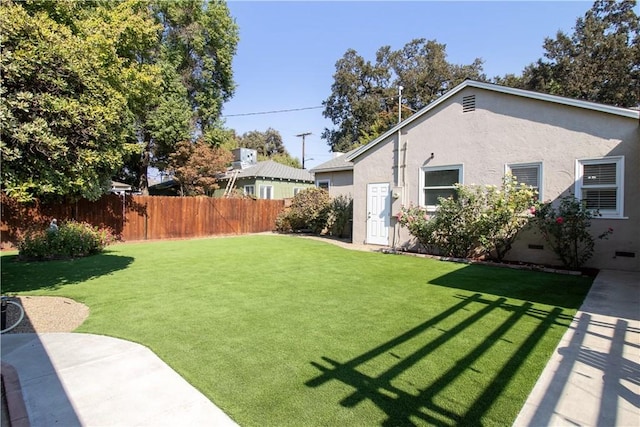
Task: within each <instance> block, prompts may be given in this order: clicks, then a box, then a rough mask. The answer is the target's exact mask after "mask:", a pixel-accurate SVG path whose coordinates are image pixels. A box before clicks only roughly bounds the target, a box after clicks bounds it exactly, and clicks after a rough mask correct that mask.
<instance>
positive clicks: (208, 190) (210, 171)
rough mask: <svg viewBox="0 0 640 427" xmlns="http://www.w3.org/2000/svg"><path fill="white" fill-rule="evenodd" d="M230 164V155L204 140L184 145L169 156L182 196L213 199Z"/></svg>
mask: <svg viewBox="0 0 640 427" xmlns="http://www.w3.org/2000/svg"><path fill="white" fill-rule="evenodd" d="M229 162H231V153H230V152H229V151H228V150H225V149H224V148H219V147H214V146H212V145H211V144H209V143H207V142H205V141H203V140H202V139H200V140H198V141H196V142H193V143H192V142H190V141H182V142H180V143H178V144H177V146H176V150H175V151H174V152H173V153H172V154H171V155H170V156H169V165H170V167H171V169H172V170H173V173H174V178H175V180H176V181H177V182H178V183H179V184H180V194H181V195H182V196H201V195H203V196H212V195H213V192H214V191H215V190H216V189H217V188H219V186H218V183H217V181H218V180H217V176H218V174H220V173H221V172H223V171H225V170H226V167H227V165H228V164H229Z"/></svg>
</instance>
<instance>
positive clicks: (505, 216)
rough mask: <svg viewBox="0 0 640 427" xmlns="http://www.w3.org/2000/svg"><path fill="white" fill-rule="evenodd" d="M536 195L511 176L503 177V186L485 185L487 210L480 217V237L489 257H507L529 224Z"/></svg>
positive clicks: (498, 258)
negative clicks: (519, 234)
mask: <svg viewBox="0 0 640 427" xmlns="http://www.w3.org/2000/svg"><path fill="white" fill-rule="evenodd" d="M537 196H538V192H537V191H536V190H534V189H533V188H531V187H529V186H527V185H525V184H518V181H517V179H516V178H515V177H513V176H511V175H506V176H505V177H504V180H503V183H502V188H501V189H498V188H496V187H494V186H487V187H486V191H485V193H484V199H485V200H484V209H483V212H482V214H481V215H480V218H479V219H478V222H479V223H478V229H479V233H478V238H479V242H480V245H481V246H482V250H483V251H484V252H485V254H486V255H487V256H488V257H490V258H495V259H497V260H499V261H502V260H503V259H504V257H505V255H506V254H507V252H509V250H511V247H512V245H513V242H514V241H515V239H516V237H517V236H518V233H519V232H520V230H522V229H523V228H524V227H525V226H526V225H527V224H528V223H529V221H530V219H531V212H532V211H531V209H532V207H533V206H534V204H535V202H536V198H537Z"/></svg>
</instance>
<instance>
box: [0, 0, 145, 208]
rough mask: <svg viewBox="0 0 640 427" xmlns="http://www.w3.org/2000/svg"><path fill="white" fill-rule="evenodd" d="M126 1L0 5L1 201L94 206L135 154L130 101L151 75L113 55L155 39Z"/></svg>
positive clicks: (131, 4) (5, 2) (141, 12)
mask: <svg viewBox="0 0 640 427" xmlns="http://www.w3.org/2000/svg"><path fill="white" fill-rule="evenodd" d="M135 3H136V2H134V1H126V2H121V3H119V4H118V5H117V7H115V8H114V9H112V8H111V6H107V7H104V6H102V5H100V4H97V3H81V2H71V1H66V2H52V1H50V2H38V1H25V2H13V1H6V0H5V1H3V2H2V13H1V14H0V37H1V39H0V40H1V44H2V56H1V59H0V70H1V73H2V85H1V88H0V91H1V92H0V94H1V98H2V100H1V103H0V124H1V128H2V130H1V132H2V134H1V135H2V138H1V142H0V147H1V152H2V189H3V190H4V191H6V192H7V194H9V195H10V196H12V197H14V198H16V199H18V200H21V201H28V200H32V199H33V198H35V197H51V196H57V197H72V198H77V197H84V198H88V199H97V198H99V197H100V196H101V195H102V194H103V192H104V191H105V188H109V186H108V185H109V180H110V179H111V177H112V176H113V174H114V173H115V172H116V171H117V170H118V168H120V167H121V165H122V162H123V158H124V157H126V156H127V155H128V154H130V153H132V152H134V151H136V144H135V142H136V140H135V135H134V123H133V115H132V110H131V108H130V100H131V97H132V94H133V93H134V92H135V91H136V90H142V91H144V88H145V86H147V84H146V83H145V82H150V81H153V80H154V79H155V75H156V72H157V70H156V69H155V68H154V67H150V66H145V65H140V64H137V63H134V62H132V61H130V60H128V58H126V57H125V56H122V55H120V52H121V51H122V50H123V49H127V45H128V44H134V43H135V44H140V45H146V44H151V43H153V39H154V38H155V37H156V28H155V24H154V22H153V20H151V19H149V16H148V15H147V14H145V13H144V11H141V9H140V8H137V7H136V4H135ZM116 9H117V10H116ZM114 14H115V15H117V16H115V15H114ZM116 17H117V19H112V18H116Z"/></svg>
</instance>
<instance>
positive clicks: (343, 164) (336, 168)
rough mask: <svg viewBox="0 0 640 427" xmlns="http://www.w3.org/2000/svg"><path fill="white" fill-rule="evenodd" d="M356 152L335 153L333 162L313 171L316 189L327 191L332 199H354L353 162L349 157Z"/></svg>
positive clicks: (319, 166) (321, 165)
mask: <svg viewBox="0 0 640 427" xmlns="http://www.w3.org/2000/svg"><path fill="white" fill-rule="evenodd" d="M355 151H356V150H355V149H354V150H351V151H349V152H348V153H346V154H345V153H333V155H334V157H333V158H332V159H331V160H329V161H327V162H324V163H322V164H320V165H318V166H316V167H315V168H313V169H311V173H313V174H314V178H315V183H316V187H320V188H325V189H327V190H328V191H329V195H331V197H338V196H349V197H353V162H351V161H348V160H347V157H348V156H349V155H350V154H352V153H354V152H355Z"/></svg>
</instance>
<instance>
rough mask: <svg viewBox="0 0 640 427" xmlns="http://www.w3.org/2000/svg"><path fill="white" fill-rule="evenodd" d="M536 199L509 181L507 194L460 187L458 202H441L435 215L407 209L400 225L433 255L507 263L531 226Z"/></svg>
mask: <svg viewBox="0 0 640 427" xmlns="http://www.w3.org/2000/svg"><path fill="white" fill-rule="evenodd" d="M535 198H536V191H535V190H533V189H532V188H530V187H527V186H526V185H524V184H520V185H519V184H518V183H517V180H516V179H515V178H514V177H512V176H510V175H507V176H506V177H505V178H504V180H503V183H502V187H501V188H497V187H495V186H484V187H482V186H477V185H471V186H464V185H457V186H456V193H455V197H450V198H447V199H444V198H441V199H439V203H440V205H439V206H438V210H437V211H436V212H435V213H434V214H433V215H429V214H428V213H427V211H426V210H425V209H424V208H422V207H416V206H409V208H404V207H403V209H402V211H401V212H400V213H399V214H398V221H399V222H400V225H401V226H403V227H406V228H407V229H408V230H409V233H411V235H413V236H414V237H416V239H417V240H418V242H420V244H421V245H422V246H423V247H424V248H425V250H427V252H432V251H433V249H437V251H438V252H439V253H440V254H442V255H446V256H453V257H458V258H465V257H469V256H473V255H476V254H484V255H486V256H488V257H490V258H496V259H498V260H502V259H503V258H504V256H505V255H506V253H507V252H508V251H509V250H510V249H511V246H512V244H513V241H514V240H515V239H516V236H517V235H518V232H519V231H520V230H521V229H522V228H524V227H525V225H526V224H527V223H528V221H529V217H530V214H528V212H529V208H530V207H531V206H532V205H533V204H534V202H535Z"/></svg>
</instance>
